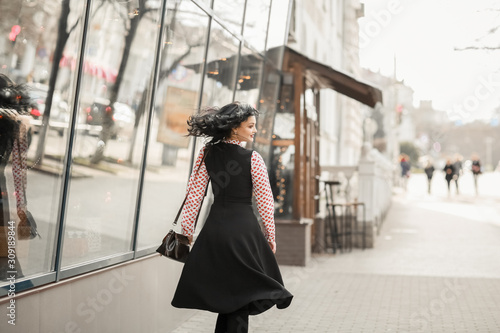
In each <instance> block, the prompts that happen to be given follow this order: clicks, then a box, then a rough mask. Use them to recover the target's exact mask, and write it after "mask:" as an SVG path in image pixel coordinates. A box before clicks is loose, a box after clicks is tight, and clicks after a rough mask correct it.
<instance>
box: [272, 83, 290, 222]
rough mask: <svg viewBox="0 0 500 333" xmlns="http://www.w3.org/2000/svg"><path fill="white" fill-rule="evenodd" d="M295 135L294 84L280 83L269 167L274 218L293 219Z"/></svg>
mask: <svg viewBox="0 0 500 333" xmlns="http://www.w3.org/2000/svg"><path fill="white" fill-rule="evenodd" d="M294 138H295V114H294V108H293V86H292V85H283V86H282V88H281V96H280V104H279V108H278V110H277V112H276V118H275V121H274V133H273V136H272V140H273V141H272V151H271V168H270V169H271V170H273V172H272V173H271V174H270V175H269V178H270V179H269V181H270V182H271V189H272V191H273V196H274V200H275V202H274V208H275V216H276V217H277V218H287V219H288V218H292V213H293V176H294V160H295V144H294Z"/></svg>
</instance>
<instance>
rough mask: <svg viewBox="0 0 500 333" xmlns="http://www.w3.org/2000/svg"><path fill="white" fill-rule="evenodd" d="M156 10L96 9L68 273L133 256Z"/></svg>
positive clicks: (76, 160) (109, 5) (76, 159)
mask: <svg viewBox="0 0 500 333" xmlns="http://www.w3.org/2000/svg"><path fill="white" fill-rule="evenodd" d="M152 4H153V2H152V1H146V0H139V1H133V2H115V1H103V2H93V5H92V8H91V18H90V22H89V31H88V36H87V43H86V45H85V51H84V68H83V70H84V75H83V79H82V83H81V94H80V100H79V110H78V122H79V123H78V126H77V133H76V137H75V144H74V156H73V167H72V170H71V180H70V190H69V195H68V204H67V207H68V208H67V214H66V226H65V235H64V237H65V239H64V247H63V259H62V263H63V267H68V266H70V265H74V264H78V263H82V262H87V261H89V260H95V259H99V258H102V257H105V256H109V255H115V254H118V253H124V252H127V251H130V250H131V243H132V242H131V240H132V231H133V228H132V227H133V223H134V217H135V208H136V200H137V189H138V188H137V187H138V178H139V166H140V157H141V155H142V153H143V152H142V150H141V147H142V144H141V142H143V140H144V129H145V120H144V119H145V118H146V117H145V112H146V104H147V103H146V96H147V95H148V92H147V91H146V89H148V83H149V82H150V77H151V72H152V70H153V62H154V55H155V49H156V44H157V43H156V40H157V38H156V37H155V36H156V34H157V33H158V22H159V14H160V10H159V8H158V6H156V5H155V6H153V5H152ZM142 36H149V37H148V38H142ZM134 147H135V148H134Z"/></svg>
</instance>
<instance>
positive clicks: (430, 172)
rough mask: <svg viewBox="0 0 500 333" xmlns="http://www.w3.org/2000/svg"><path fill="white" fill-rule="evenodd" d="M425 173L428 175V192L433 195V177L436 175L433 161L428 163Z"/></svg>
mask: <svg viewBox="0 0 500 333" xmlns="http://www.w3.org/2000/svg"><path fill="white" fill-rule="evenodd" d="M424 172H425V174H426V175H427V192H428V193H429V194H431V182H432V176H433V175H434V166H433V165H432V163H431V161H427V165H426V166H425V168H424Z"/></svg>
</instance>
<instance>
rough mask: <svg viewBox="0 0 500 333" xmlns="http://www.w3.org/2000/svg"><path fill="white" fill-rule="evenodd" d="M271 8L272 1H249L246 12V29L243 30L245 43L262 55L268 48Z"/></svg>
mask: <svg viewBox="0 0 500 333" xmlns="http://www.w3.org/2000/svg"><path fill="white" fill-rule="evenodd" d="M269 6H270V0H253V1H248V2H247V10H246V12H245V28H244V29H243V36H244V37H245V41H246V42H247V43H249V44H250V45H251V46H252V47H254V48H255V49H256V50H257V51H259V52H262V53H263V52H264V51H265V46H266V32H267V22H268V20H269Z"/></svg>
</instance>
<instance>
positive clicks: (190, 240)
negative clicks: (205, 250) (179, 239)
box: [186, 235, 193, 245]
mask: <svg viewBox="0 0 500 333" xmlns="http://www.w3.org/2000/svg"><path fill="white" fill-rule="evenodd" d="M186 237H187V238H188V241H189V245H191V243H192V242H193V235H191V236H186Z"/></svg>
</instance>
